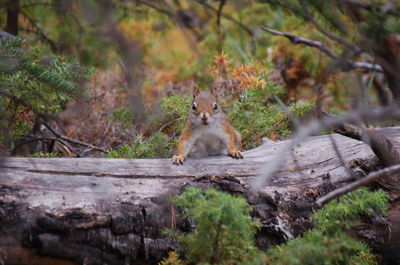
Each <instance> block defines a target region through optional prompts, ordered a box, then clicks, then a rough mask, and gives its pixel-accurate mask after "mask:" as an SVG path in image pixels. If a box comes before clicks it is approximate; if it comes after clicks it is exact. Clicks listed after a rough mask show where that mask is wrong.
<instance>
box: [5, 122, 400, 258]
mask: <svg viewBox="0 0 400 265" xmlns="http://www.w3.org/2000/svg"><path fill="white" fill-rule="evenodd" d="M380 131H381V132H382V133H383V134H384V135H385V136H386V137H388V138H389V139H391V140H392V141H393V144H394V146H395V148H397V149H399V148H400V128H399V127H395V128H385V129H382V130H380ZM332 137H333V139H334V141H336V145H337V147H338V149H339V151H340V152H341V157H342V160H341V159H339V158H338V157H337V154H336V152H335V151H334V150H335V149H334V147H333V146H332V142H331V138H330V137H329V136H315V137H310V138H308V139H307V140H306V141H304V142H303V143H302V144H301V145H298V146H296V147H295V148H294V149H293V150H292V153H291V157H285V158H282V159H283V160H285V162H284V164H283V166H282V168H281V170H280V171H279V172H277V173H276V174H275V175H274V176H273V177H272V178H271V179H270V180H269V181H268V183H266V184H265V186H263V187H262V189H261V190H260V191H258V192H255V191H253V190H251V189H250V187H249V183H251V181H252V180H254V179H255V178H256V176H257V175H258V173H259V170H260V169H261V168H262V167H265V166H267V163H268V161H271V159H272V157H274V156H276V155H277V154H278V152H279V150H280V149H282V148H283V146H284V145H285V144H286V141H282V142H271V141H270V142H265V143H264V144H263V145H262V146H260V147H258V148H256V149H253V150H250V151H246V152H244V156H245V158H244V159H243V160H234V159H231V158H230V157H210V158H205V159H188V160H187V161H186V162H185V164H184V165H183V166H175V165H173V164H172V163H171V161H170V160H169V159H103V158H3V159H2V160H0V233H1V235H0V264H1V262H2V261H3V262H4V263H5V264H55V263H57V264H155V263H156V261H158V260H160V259H161V258H162V257H163V256H165V255H166V253H167V252H168V251H169V250H174V249H175V243H174V241H173V240H172V239H170V238H168V237H166V236H164V235H163V234H162V230H163V229H165V228H175V227H176V228H178V229H180V230H182V231H190V230H192V229H193V226H194V224H193V223H191V221H190V220H180V219H178V217H177V216H178V215H179V212H178V211H177V210H176V209H175V208H174V207H173V206H172V205H170V204H169V199H170V198H171V196H173V195H175V194H179V193H180V192H182V190H183V189H185V188H186V187H187V186H199V187H203V188H207V187H216V188H218V189H220V190H224V191H227V192H230V193H233V194H238V195H242V196H244V197H246V198H247V200H248V202H249V203H250V204H251V205H252V207H253V211H252V217H253V218H255V219H257V220H259V221H260V223H261V224H262V227H261V229H260V230H259V231H258V233H257V235H256V238H255V241H256V244H257V245H258V246H259V247H260V248H262V249H265V248H268V247H269V246H271V245H273V244H278V243H282V242H285V241H287V240H288V239H290V238H292V237H294V236H298V235H301V234H302V233H303V232H304V231H305V230H307V229H309V228H310V227H312V223H311V220H309V219H308V218H307V217H308V215H309V214H310V213H311V212H312V211H313V209H312V205H313V202H314V201H315V200H316V199H317V198H318V197H320V196H321V195H324V194H326V193H327V192H329V191H331V190H333V189H335V188H337V187H339V186H342V185H345V184H346V183H349V182H351V181H354V178H357V176H358V177H363V176H364V175H365V174H367V173H368V172H370V171H372V170H375V169H376V167H377V166H378V165H377V163H376V159H375V158H374V155H373V153H372V152H371V150H370V149H369V147H368V146H366V145H365V144H363V143H362V142H359V141H356V140H352V139H349V138H347V137H344V136H340V135H333V136H332ZM340 161H344V162H345V164H346V165H347V166H348V167H350V168H352V170H353V171H354V172H358V173H359V174H356V176H355V177H353V179H349V178H348V174H347V171H346V169H345V168H344V167H343V165H342V164H341V162H340ZM380 185H381V186H384V187H385V188H386V190H388V192H389V194H390V198H391V206H390V207H391V208H390V211H389V215H388V217H387V218H386V220H385V221H384V222H383V221H382V220H380V221H379V222H378V221H377V220H375V221H374V220H366V221H365V223H363V224H362V225H361V226H359V227H357V229H356V230H355V236H357V237H359V238H360V239H361V240H364V241H366V242H367V243H368V244H369V245H370V246H371V247H373V248H374V250H375V251H376V252H377V253H378V254H380V255H381V257H382V263H383V264H397V263H396V262H397V261H398V260H400V254H399V251H398V250H399V249H400V199H399V198H400V191H399V186H400V185H399V178H398V177H396V176H395V177H393V179H391V180H386V182H385V181H381V182H380Z"/></svg>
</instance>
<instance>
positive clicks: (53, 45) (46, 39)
mask: <svg viewBox="0 0 400 265" xmlns="http://www.w3.org/2000/svg"><path fill="white" fill-rule="evenodd" d="M20 13H21V14H22V15H23V16H24V17H25V18H26V19H27V20H28V21H29V23H30V24H31V25H32V27H33V28H35V29H36V33H37V34H38V35H39V37H40V39H42V41H44V42H46V43H48V44H49V45H50V47H51V49H52V50H53V51H56V50H57V45H56V43H55V42H54V41H53V40H52V39H50V38H49V37H48V36H47V35H46V34H45V33H44V31H43V30H42V29H41V28H40V27H39V26H38V25H37V23H36V21H35V20H33V19H32V18H31V17H30V16H29V15H28V14H27V13H26V12H24V11H20Z"/></svg>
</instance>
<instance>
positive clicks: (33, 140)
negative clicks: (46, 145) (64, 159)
mask: <svg viewBox="0 0 400 265" xmlns="http://www.w3.org/2000/svg"><path fill="white" fill-rule="evenodd" d="M37 141H57V142H60V143H61V144H62V145H64V146H65V147H66V148H68V150H70V151H71V152H72V153H74V154H76V156H78V157H79V156H80V154H79V152H78V151H77V150H76V149H75V148H74V147H72V146H70V145H69V144H68V143H67V142H66V141H64V140H63V139H60V138H57V137H37V138H31V139H29V140H26V141H23V142H21V143H19V144H18V145H16V146H15V147H14V148H13V150H12V151H11V152H12V153H13V154H14V153H15V151H16V150H17V149H18V148H19V147H21V145H25V144H29V143H32V142H37Z"/></svg>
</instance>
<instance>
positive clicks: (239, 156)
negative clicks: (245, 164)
mask: <svg viewBox="0 0 400 265" xmlns="http://www.w3.org/2000/svg"><path fill="white" fill-rule="evenodd" d="M229 156H231V157H232V158H235V159H242V158H243V154H242V152H240V151H233V152H231V153H229Z"/></svg>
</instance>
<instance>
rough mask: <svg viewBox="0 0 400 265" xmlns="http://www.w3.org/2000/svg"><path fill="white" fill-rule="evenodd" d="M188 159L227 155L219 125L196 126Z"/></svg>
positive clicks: (223, 134) (222, 132) (225, 142)
mask: <svg viewBox="0 0 400 265" xmlns="http://www.w3.org/2000/svg"><path fill="white" fill-rule="evenodd" d="M194 132H195V133H194V135H193V141H194V143H193V146H192V148H191V149H190V151H189V154H188V156H189V157H205V156H213V155H223V154H227V140H228V139H226V134H225V133H224V131H223V128H222V126H221V124H220V123H210V124H208V125H202V124H201V125H197V127H196V130H194Z"/></svg>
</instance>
